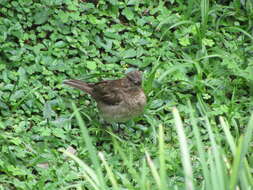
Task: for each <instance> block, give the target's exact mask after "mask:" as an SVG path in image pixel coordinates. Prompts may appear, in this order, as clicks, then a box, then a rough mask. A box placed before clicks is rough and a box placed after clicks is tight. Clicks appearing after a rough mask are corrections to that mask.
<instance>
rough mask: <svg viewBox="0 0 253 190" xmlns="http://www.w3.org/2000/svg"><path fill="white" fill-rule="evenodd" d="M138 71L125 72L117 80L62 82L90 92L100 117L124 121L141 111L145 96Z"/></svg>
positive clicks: (113, 120)
mask: <svg viewBox="0 0 253 190" xmlns="http://www.w3.org/2000/svg"><path fill="white" fill-rule="evenodd" d="M141 82H142V75H141V72H140V71H132V72H129V73H127V75H126V77H124V78H121V79H117V80H105V81H101V82H98V83H86V82H83V81H80V80H67V81H64V84H67V85H69V86H72V87H74V88H78V89H80V90H82V91H84V92H86V93H88V94H90V95H91V96H92V97H93V98H94V99H95V100H96V102H97V106H98V109H99V111H100V112H101V115H102V117H103V118H104V119H105V120H106V121H109V122H124V121H127V120H129V119H131V118H133V117H136V116H138V115H140V114H141V113H142V112H143V109H144V106H145V104H146V96H145V94H144V92H143V90H142V88H141Z"/></svg>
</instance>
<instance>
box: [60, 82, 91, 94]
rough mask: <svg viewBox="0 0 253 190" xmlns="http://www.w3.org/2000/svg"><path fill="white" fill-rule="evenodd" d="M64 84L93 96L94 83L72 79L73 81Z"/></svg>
mask: <svg viewBox="0 0 253 190" xmlns="http://www.w3.org/2000/svg"><path fill="white" fill-rule="evenodd" d="M63 84H67V85H69V86H72V87H74V88H78V89H80V90H82V91H84V92H86V93H88V94H92V83H86V82H83V81H81V80H75V79H71V80H66V81H64V82H63Z"/></svg>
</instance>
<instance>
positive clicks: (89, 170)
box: [63, 103, 253, 190]
mask: <svg viewBox="0 0 253 190" xmlns="http://www.w3.org/2000/svg"><path fill="white" fill-rule="evenodd" d="M188 107H189V111H190V118H191V126H192V129H193V134H194V137H193V139H194V140H193V143H194V146H195V147H196V148H197V149H196V152H193V150H191V149H189V144H188V143H187V138H186V136H187V135H186V134H185V130H184V124H183V122H182V119H181V117H180V114H179V111H178V110H177V108H173V110H172V113H173V117H174V121H175V128H176V131H177V134H178V143H179V144H180V150H179V151H180V152H181V161H182V166H183V171H184V176H185V187H184V189H187V190H192V189H199V188H200V189H204V190H213V189H219V190H227V189H231V190H234V189H237V190H249V189H252V188H253V185H252V173H251V170H252V167H251V166H250V165H249V163H248V159H247V155H248V150H249V147H250V142H251V140H252V132H253V116H251V117H250V121H249V123H248V126H247V128H246V129H245V133H244V134H243V135H241V136H240V138H239V139H235V138H234V137H233V136H232V133H231V131H230V128H229V125H228V123H227V122H226V120H225V119H224V118H222V117H220V123H219V124H216V126H213V124H210V121H209V118H208V117H207V116H204V124H203V123H202V121H203V119H201V120H199V119H198V118H196V116H195V112H194V110H193V108H192V106H191V104H190V103H189V104H188ZM74 113H75V116H76V119H77V121H78V123H79V126H80V128H81V131H82V135H83V139H84V140H85V147H84V148H86V149H87V150H88V152H89V158H90V160H91V163H92V166H88V164H87V163H85V162H84V161H81V160H80V159H79V158H77V157H76V156H74V155H73V154H71V153H69V152H66V151H63V152H64V153H65V154H66V155H67V156H69V157H70V158H72V159H73V160H74V161H75V162H76V163H77V164H78V166H79V168H80V171H81V173H82V176H83V178H84V180H83V183H81V184H78V188H79V189H85V188H88V189H94V190H98V189H100V190H107V189H113V190H118V189H132V190H135V189H140V190H144V189H145V190H146V189H152V190H154V189H158V190H165V189H171V188H173V189H178V187H177V186H173V187H171V186H169V181H170V179H169V178H168V173H167V170H166V168H167V167H166V159H165V151H166V146H165V142H164V139H165V138H166V134H165V132H164V127H166V126H163V125H161V124H160V125H158V126H157V127H158V134H157V135H158V148H157V152H158V158H159V162H158V163H159V165H157V162H154V161H153V159H152V158H151V155H150V153H149V150H146V151H145V155H143V157H141V158H140V160H142V167H141V168H136V167H135V166H134V163H133V161H132V160H131V159H129V158H128V155H126V153H125V152H124V150H123V148H122V147H121V146H120V144H119V142H118V141H117V140H116V139H115V138H114V137H113V136H112V139H113V142H114V143H113V144H114V150H115V152H118V153H119V156H120V157H121V159H122V167H126V168H127V170H125V171H127V173H119V172H118V171H117V170H115V169H113V167H112V166H110V163H108V162H107V158H106V156H105V154H104V153H103V152H99V153H98V151H97V150H96V148H95V146H94V145H93V144H92V139H91V137H90V135H89V132H88V129H87V128H86V126H85V125H84V122H83V121H82V119H81V116H80V114H79V112H78V110H77V108H76V107H75V106H74ZM200 121H201V122H200ZM199 123H202V125H204V127H205V128H206V131H207V132H208V137H209V142H203V139H202V138H201V133H200V130H199V128H200V126H199ZM219 125H220V126H221V127H222V129H223V132H224V134H223V135H224V137H225V139H226V141H225V142H226V143H225V145H224V144H223V145H221V144H220V140H219V134H217V132H215V131H216V130H213V129H214V128H216V127H217V126H219ZM194 146H193V147H194ZM193 154H194V156H195V157H197V158H198V159H197V160H194V162H199V163H200V166H201V173H202V176H203V178H202V180H197V179H196V176H194V174H193V173H194V165H196V164H193V160H192V156H193ZM198 175H199V174H198ZM121 176H124V177H121ZM126 176H127V177H126ZM71 187H73V186H69V187H66V189H69V188H71Z"/></svg>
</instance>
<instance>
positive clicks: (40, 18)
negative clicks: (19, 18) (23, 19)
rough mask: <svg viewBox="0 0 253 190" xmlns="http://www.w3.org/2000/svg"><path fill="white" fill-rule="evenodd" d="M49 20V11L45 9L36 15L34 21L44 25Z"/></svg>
mask: <svg viewBox="0 0 253 190" xmlns="http://www.w3.org/2000/svg"><path fill="white" fill-rule="evenodd" d="M48 18H49V9H47V8H44V9H41V10H40V11H39V12H37V13H36V14H35V15H34V18H33V19H34V23H35V24H43V23H45V22H46V21H47V20H48Z"/></svg>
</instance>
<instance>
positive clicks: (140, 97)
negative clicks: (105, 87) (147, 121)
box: [97, 90, 146, 122]
mask: <svg viewBox="0 0 253 190" xmlns="http://www.w3.org/2000/svg"><path fill="white" fill-rule="evenodd" d="M97 103H98V108H99V110H100V112H101V115H102V117H103V118H104V119H105V120H107V121H109V122H124V121H127V120H129V119H131V118H133V117H136V116H138V115H140V114H141V113H142V112H143V110H144V106H145V104H146V96H145V94H144V92H143V91H142V90H141V91H139V92H138V93H124V98H123V101H121V102H120V103H119V104H115V105H109V104H104V103H103V102H97Z"/></svg>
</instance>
